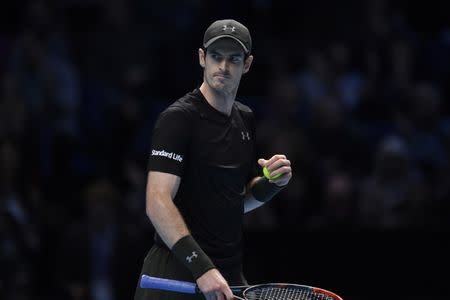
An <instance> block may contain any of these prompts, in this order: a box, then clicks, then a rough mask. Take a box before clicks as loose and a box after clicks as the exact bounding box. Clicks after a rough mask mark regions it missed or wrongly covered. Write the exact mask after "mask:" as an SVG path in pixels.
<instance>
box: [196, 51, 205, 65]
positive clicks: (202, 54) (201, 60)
mask: <svg viewBox="0 0 450 300" xmlns="http://www.w3.org/2000/svg"><path fill="white" fill-rule="evenodd" d="M205 58H206V52H205V50H203V49H202V48H198V62H199V63H200V66H202V68H204V67H205Z"/></svg>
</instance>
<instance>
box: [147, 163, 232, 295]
mask: <svg viewBox="0 0 450 300" xmlns="http://www.w3.org/2000/svg"><path fill="white" fill-rule="evenodd" d="M180 181H181V179H180V177H179V176H176V175H173V174H169V173H163V172H156V171H150V172H149V173H148V179H147V191H146V213H147V216H148V217H149V218H150V221H151V222H152V224H153V226H154V227H155V230H156V231H157V233H158V234H159V236H160V237H161V239H162V240H163V241H164V243H165V244H166V245H167V246H168V247H169V249H171V250H172V251H173V252H174V251H176V252H178V253H180V252H181V251H182V250H183V249H179V248H180V247H185V246H184V245H180V244H181V243H184V244H185V243H186V241H188V242H194V243H195V241H194V240H193V239H192V237H190V232H189V229H188V227H187V225H186V223H185V222H184V220H183V217H182V215H181V213H180V212H179V210H178V209H177V207H176V206H175V204H174V203H173V199H174V198H175V195H176V193H177V191H178V188H179V186H180ZM180 240H181V241H180ZM178 242H180V243H178ZM174 246H175V247H174ZM174 248H176V249H174ZM199 250H200V251H201V249H199ZM174 254H175V255H176V256H177V253H174ZM178 256H179V255H178ZM205 258H206V259H208V260H209V258H207V257H205ZM181 259H182V258H181ZM183 262H184V263H186V262H185V261H183ZM196 279H197V284H198V287H199V288H200V290H201V291H202V292H203V294H204V295H205V297H206V299H230V300H231V299H234V297H233V294H232V292H231V290H230V288H229V286H228V283H227V282H226V280H225V279H224V278H223V277H222V275H221V274H220V272H219V271H218V270H217V269H216V268H210V269H209V270H208V271H206V272H205V273H203V274H202V275H200V276H199V277H198V278H196Z"/></svg>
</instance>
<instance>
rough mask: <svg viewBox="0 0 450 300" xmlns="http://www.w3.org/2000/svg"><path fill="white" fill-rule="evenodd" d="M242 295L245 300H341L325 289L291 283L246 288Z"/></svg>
mask: <svg viewBox="0 0 450 300" xmlns="http://www.w3.org/2000/svg"><path fill="white" fill-rule="evenodd" d="M242 295H243V296H244V298H245V299H246V300H256V299H257V300H269V299H277V300H285V299H286V300H287V299H289V300H343V299H342V298H341V297H340V296H338V295H337V294H335V293H333V292H331V291H328V290H326V289H322V288H317V287H313V286H308V285H301V284H293V283H266V284H257V285H253V286H250V287H248V288H246V289H245V290H244V291H243V292H242Z"/></svg>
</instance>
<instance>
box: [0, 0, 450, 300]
mask: <svg viewBox="0 0 450 300" xmlns="http://www.w3.org/2000/svg"><path fill="white" fill-rule="evenodd" d="M447 11H448V10H446V9H444V1H440V2H437V1H426V2H416V3H411V2H410V1H375V0H364V1H349V0H347V1H324V0H319V1H314V2H311V1H270V0H253V1H237V0H229V1H220V2H219V1H218V2H215V1H214V2H213V1H205V0H187V1H147V0H140V1H125V0H112V1H106V0H78V1H76V0H59V1H39V0H29V1H3V2H2V3H1V4H0V22H1V23H0V24H1V25H0V29H1V31H0V83H1V84H0V298H1V299H7V300H17V299H95V300H119V299H120V300H121V299H132V297H133V294H134V288H135V285H136V284H137V279H138V278H137V277H138V274H139V272H140V267H141V263H142V260H143V258H144V256H145V254H146V252H147V251H148V249H149V248H150V246H151V244H152V235H153V228H152V226H151V224H150V221H149V220H148V218H147V217H146V215H145V183H146V173H145V169H146V164H147V158H148V152H149V147H150V143H151V129H152V126H153V124H154V121H155V118H156V116H157V114H158V113H159V112H160V111H161V110H162V109H164V108H165V107H166V106H167V105H169V104H170V103H171V102H173V101H174V100H176V99H177V98H179V97H181V96H182V95H184V94H185V93H186V92H188V91H191V90H192V89H194V88H195V87H197V86H198V85H199V84H200V83H201V76H202V72H201V68H200V67H199V65H198V54H197V50H198V47H199V46H200V45H201V41H202V37H203V32H204V30H205V29H206V27H207V26H208V25H209V24H210V23H211V22H213V21H214V20H216V19H220V18H234V19H236V20H238V21H240V22H242V23H244V24H246V25H247V26H248V28H249V29H250V31H251V33H252V37H253V55H254V57H255V59H254V63H253V65H252V68H251V70H250V72H249V73H248V74H247V75H245V76H244V77H243V79H242V81H241V86H240V89H239V99H240V101H241V102H243V103H245V104H247V105H249V106H250V107H252V109H253V110H254V112H255V116H256V118H257V134H258V136H257V144H258V149H259V151H260V153H259V155H260V156H261V157H266V158H267V157H270V156H271V155H273V154H275V153H285V154H287V156H288V157H289V158H290V160H291V161H292V165H293V170H294V172H293V173H294V176H293V178H292V180H291V183H290V184H289V187H288V188H287V189H285V190H283V191H282V192H281V193H280V194H279V195H277V197H276V199H274V200H273V201H271V202H270V203H268V204H267V205H265V206H264V207H262V208H260V209H258V210H255V211H253V212H251V213H249V214H248V215H246V216H245V228H244V229H245V237H246V240H245V272H246V276H247V279H248V280H249V282H250V283H252V284H256V283H261V282H296V283H300V284H307V285H314V286H318V287H322V288H326V289H330V290H332V291H335V292H336V293H338V294H340V295H341V296H342V297H343V298H344V299H346V300H354V299H361V300H362V299H379V298H383V299H431V298H438V297H441V298H445V297H448V294H449V292H448V289H446V288H445V286H446V282H445V278H446V277H448V276H446V275H445V274H446V272H447V270H448V267H449V262H448V256H447V253H448V252H449V250H450V247H449V242H448V233H449V229H450V218H449V212H450V203H449V201H450V189H449V187H450V169H449V163H450V161H449V159H450V157H449V155H450V151H449V150H450V118H449V112H450V106H449V96H450V90H449V87H450V81H449V79H450V76H449V75H450V74H449V73H450V55H449V54H450V26H449V22H448V13H447ZM439 274H442V275H439Z"/></svg>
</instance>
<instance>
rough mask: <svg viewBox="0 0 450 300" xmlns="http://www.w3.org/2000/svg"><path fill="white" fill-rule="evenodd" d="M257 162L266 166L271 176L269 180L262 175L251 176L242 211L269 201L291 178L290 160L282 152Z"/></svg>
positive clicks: (245, 211)
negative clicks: (271, 178)
mask: <svg viewBox="0 0 450 300" xmlns="http://www.w3.org/2000/svg"><path fill="white" fill-rule="evenodd" d="M258 164H259V165H260V166H261V167H262V168H263V167H267V169H268V170H269V174H270V176H271V177H276V176H277V175H279V174H282V175H281V176H280V177H277V178H276V179H273V180H269V179H267V178H266V177H264V176H257V177H254V178H252V179H251V180H250V181H249V183H248V184H247V194H246V197H245V199H244V213H247V212H249V211H252V210H254V209H255V208H258V207H260V206H262V205H264V204H265V203H266V202H268V201H270V200H271V199H272V198H273V197H274V196H275V195H276V194H278V193H279V192H280V191H281V190H283V189H284V188H285V187H286V186H287V184H288V183H289V180H291V178H292V168H291V162H290V161H289V160H288V159H287V158H286V156H285V155H283V154H276V155H274V156H272V157H271V158H270V159H269V160H265V159H262V158H261V159H258Z"/></svg>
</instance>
